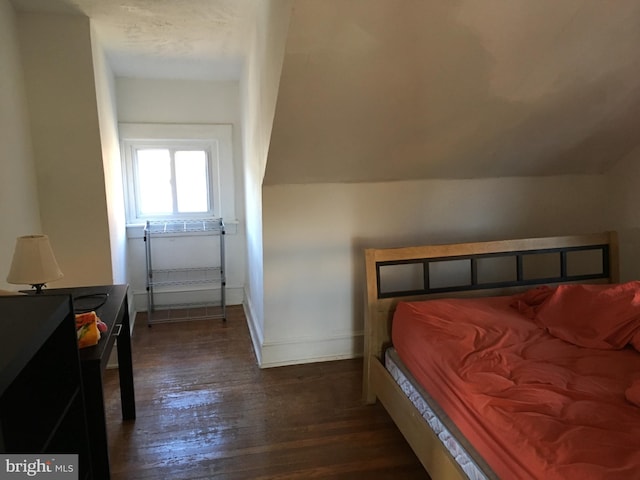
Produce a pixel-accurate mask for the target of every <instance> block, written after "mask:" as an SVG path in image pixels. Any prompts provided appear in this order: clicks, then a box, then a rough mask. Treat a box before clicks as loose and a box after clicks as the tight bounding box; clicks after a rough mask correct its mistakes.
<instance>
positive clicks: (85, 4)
mask: <svg viewBox="0 0 640 480" xmlns="http://www.w3.org/2000/svg"><path fill="white" fill-rule="evenodd" d="M255 1H256V0H11V2H12V4H13V5H14V6H15V8H16V9H17V10H19V11H31V12H50V13H63V14H81V15H86V16H88V17H89V18H91V22H92V25H93V28H94V29H95V31H96V33H97V35H98V38H99V39H100V42H101V43H102V45H103V46H104V48H105V51H106V53H107V57H108V58H109V61H110V64H111V66H112V68H113V71H114V73H115V74H116V75H117V76H124V77H141V78H145V77H152V78H186V79H198V80H204V79H208V80H237V79H239V78H240V74H241V70H242V62H243V60H244V58H245V57H246V53H247V48H248V40H249V39H250V33H251V31H252V29H253V25H254V23H253V22H254V8H255Z"/></svg>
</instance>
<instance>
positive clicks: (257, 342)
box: [243, 295, 264, 366]
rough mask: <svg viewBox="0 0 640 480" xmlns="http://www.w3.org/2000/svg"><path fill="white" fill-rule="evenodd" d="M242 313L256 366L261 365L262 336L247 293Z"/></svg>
mask: <svg viewBox="0 0 640 480" xmlns="http://www.w3.org/2000/svg"><path fill="white" fill-rule="evenodd" d="M243 307H244V314H245V317H246V319H247V326H248V327H249V335H250V336H251V344H252V346H253V352H254V353H255V355H256V360H257V361H258V366H261V365H262V342H263V341H264V337H263V336H262V334H263V332H262V329H260V328H259V326H258V324H257V323H256V316H255V313H254V310H253V307H252V305H251V300H250V298H249V295H245V301H244V304H243Z"/></svg>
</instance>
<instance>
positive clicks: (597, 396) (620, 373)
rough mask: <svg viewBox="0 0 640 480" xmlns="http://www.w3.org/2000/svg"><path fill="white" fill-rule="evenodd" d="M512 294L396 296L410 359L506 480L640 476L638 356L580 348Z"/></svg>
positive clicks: (399, 345)
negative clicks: (634, 397)
mask: <svg viewBox="0 0 640 480" xmlns="http://www.w3.org/2000/svg"><path fill="white" fill-rule="evenodd" d="M512 304H514V297H492V298H485V299H466V300H465V299H447V300H433V301H428V302H407V303H400V304H399V305H398V308H397V310H396V313H395V316H394V321H393V344H394V346H395V348H396V350H397V351H398V354H399V356H400V358H401V359H402V361H403V362H404V363H405V365H406V366H407V367H408V368H409V370H410V371H411V372H412V373H413V375H414V376H415V377H416V379H417V380H418V381H419V382H420V383H421V384H422V385H423V386H424V387H425V389H426V390H427V391H428V392H429V393H430V394H431V395H432V396H433V398H434V399H435V400H436V401H437V402H438V403H439V404H440V406H441V407H442V408H443V409H444V411H445V412H446V413H447V414H448V416H449V417H450V418H451V420H452V421H453V422H455V424H456V425H457V426H458V428H459V429H460V431H461V432H462V433H463V434H464V436H465V437H466V438H467V439H468V440H469V441H470V442H471V443H472V444H473V445H474V447H475V448H476V450H477V451H478V453H479V454H480V455H482V457H483V458H484V459H485V460H486V461H487V463H488V464H489V465H490V466H491V468H492V469H493V470H494V472H495V473H496V474H497V475H498V476H499V477H501V478H503V479H508V480H511V479H525V478H534V479H560V478H561V479H580V480H584V479H634V478H635V479H640V407H638V406H637V405H634V404H633V403H632V402H631V401H630V399H627V398H626V396H625V391H628V393H627V395H628V396H630V395H631V393H633V392H634V391H633V389H632V387H634V385H635V386H636V387H637V385H638V384H639V383H640V353H638V352H637V351H636V350H634V349H633V348H632V347H630V346H626V347H624V348H621V349H618V350H611V349H592V348H584V347H580V346H577V345H574V344H572V343H569V342H567V341H565V340H562V339H560V338H557V337H555V336H552V335H551V334H549V333H548V332H547V331H546V330H545V329H544V328H541V327H540V326H539V325H538V324H536V322H535V319H531V318H527V316H526V315H524V314H523V313H521V312H519V311H518V309H517V308H513V307H512V306H511V305H512Z"/></svg>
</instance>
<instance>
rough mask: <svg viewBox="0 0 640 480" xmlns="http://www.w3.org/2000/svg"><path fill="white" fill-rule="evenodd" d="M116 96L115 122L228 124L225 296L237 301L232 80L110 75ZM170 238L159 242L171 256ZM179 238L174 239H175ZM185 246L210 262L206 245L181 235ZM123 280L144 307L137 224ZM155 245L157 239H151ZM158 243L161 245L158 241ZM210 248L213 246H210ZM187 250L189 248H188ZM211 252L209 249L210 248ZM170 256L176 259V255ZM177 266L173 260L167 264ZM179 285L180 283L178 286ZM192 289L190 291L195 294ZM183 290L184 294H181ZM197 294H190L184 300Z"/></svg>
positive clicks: (238, 150)
mask: <svg viewBox="0 0 640 480" xmlns="http://www.w3.org/2000/svg"><path fill="white" fill-rule="evenodd" d="M116 102H117V112H118V120H119V121H120V122H121V123H159V124H162V123H178V124H231V125H232V136H233V138H232V143H233V147H232V149H233V157H234V170H235V171H234V172H233V177H232V178H234V185H233V187H234V191H235V193H234V197H235V209H234V210H232V211H235V215H236V217H237V218H225V219H224V220H225V222H226V223H227V231H228V234H227V236H226V242H225V247H226V272H225V273H226V277H227V302H228V303H229V304H241V303H242V302H243V299H244V284H245V268H246V267H245V249H244V245H245V233H244V232H245V230H244V186H243V182H242V175H241V173H240V172H241V168H240V159H241V158H242V141H241V138H242V133H241V132H242V126H241V123H240V100H239V86H238V83H237V82H215V81H190V80H152V79H137V78H117V79H116ZM176 241H178V240H176V239H171V240H170V241H167V242H164V243H165V245H164V246H165V247H166V248H167V249H169V250H167V255H166V256H168V257H174V258H175V257H177V256H178V253H177V252H176V250H175V249H180V248H181V247H180V246H179V245H176V244H175V242H176ZM178 242H179V243H181V242H180V241H178ZM184 243H185V245H187V247H186V249H187V250H189V249H191V248H193V247H195V248H197V250H196V251H195V255H193V256H194V257H195V258H200V259H203V261H205V262H207V263H209V261H207V260H210V264H212V265H213V264H215V263H217V260H215V259H214V258H210V257H211V255H212V251H211V250H210V247H211V245H213V244H214V243H215V242H208V243H207V242H204V243H202V245H200V247H199V248H198V246H197V245H194V244H192V243H191V241H189V240H186V241H185V242H184ZM128 245H129V247H128V249H129V281H130V284H131V286H132V288H133V291H134V297H135V303H136V309H137V310H139V311H141V310H146V291H145V257H144V242H143V241H142V235H141V229H139V228H138V229H135V228H129V241H128ZM157 245H161V244H157ZM161 248H162V246H161ZM214 248H217V247H215V246H214ZM171 249H173V250H171ZM190 252H191V253H193V252H192V251H191V250H190ZM213 254H215V250H214V251H213ZM216 258H217V257H216ZM175 259H176V262H178V259H177V258H175ZM171 266H172V267H177V266H179V265H178V264H174V265H171ZM183 290H184V289H183ZM197 294H198V293H197V292H196V293H194V295H197ZM185 295H186V294H185ZM192 299H193V300H197V297H195V298H193V297H190V298H189V300H188V301H191V300H192Z"/></svg>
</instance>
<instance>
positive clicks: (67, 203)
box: [12, 13, 113, 287]
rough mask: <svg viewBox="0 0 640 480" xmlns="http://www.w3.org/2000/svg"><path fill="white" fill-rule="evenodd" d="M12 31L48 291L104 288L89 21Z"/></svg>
mask: <svg viewBox="0 0 640 480" xmlns="http://www.w3.org/2000/svg"><path fill="white" fill-rule="evenodd" d="M18 26H19V40H20V52H21V56H22V61H23V67H24V71H25V77H24V78H25V85H26V91H27V101H28V108H29V118H30V123H31V137H32V142H33V143H32V144H33V151H34V157H35V164H36V171H37V182H38V195H39V200H40V213H41V221H42V230H43V233H45V234H48V235H49V237H50V239H51V244H52V247H53V250H54V252H55V254H56V257H57V259H58V263H59V264H60V268H61V269H62V271H63V272H64V274H65V276H64V278H62V279H61V280H59V281H57V282H55V284H53V285H52V286H56V287H57V286H61V287H62V286H78V285H92V284H101V283H111V282H112V280H113V276H112V263H111V246H110V236H109V222H108V213H107V210H108V209H107V201H106V193H105V177H104V172H103V163H102V147H101V143H100V140H101V139H100V131H99V124H98V111H97V103H96V90H95V83H94V72H93V59H92V52H91V38H90V27H89V20H88V18H86V17H82V16H75V15H74V16H71V15H44V14H34V13H20V14H19V15H18ZM12 202H15V200H13V199H12Z"/></svg>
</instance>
